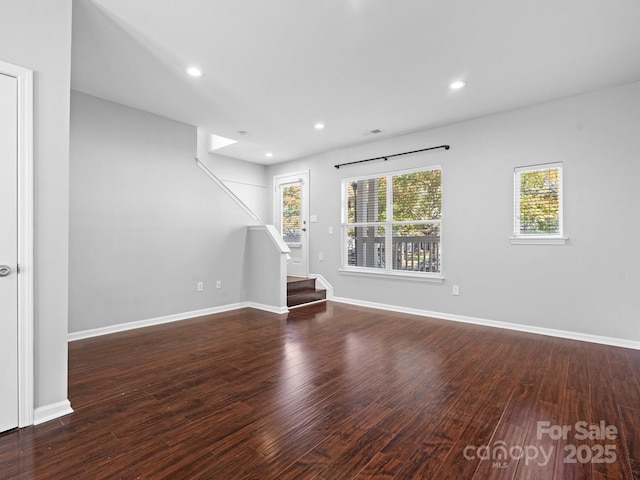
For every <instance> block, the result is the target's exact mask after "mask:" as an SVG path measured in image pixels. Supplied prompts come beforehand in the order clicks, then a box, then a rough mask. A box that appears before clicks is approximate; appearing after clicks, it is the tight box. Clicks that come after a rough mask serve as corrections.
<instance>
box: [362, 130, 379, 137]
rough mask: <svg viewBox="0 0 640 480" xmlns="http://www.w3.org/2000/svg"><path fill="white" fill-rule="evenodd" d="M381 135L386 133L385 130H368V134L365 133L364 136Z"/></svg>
mask: <svg viewBox="0 0 640 480" xmlns="http://www.w3.org/2000/svg"><path fill="white" fill-rule="evenodd" d="M381 133H384V130H380V129H379V128H374V129H373V130H367V131H366V132H364V133H363V135H365V136H371V135H380V134H381Z"/></svg>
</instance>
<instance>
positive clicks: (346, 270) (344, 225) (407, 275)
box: [338, 165, 444, 283]
mask: <svg viewBox="0 0 640 480" xmlns="http://www.w3.org/2000/svg"><path fill="white" fill-rule="evenodd" d="M432 170H440V174H441V175H442V165H429V166H426V167H416V168H411V169H405V170H390V171H386V172H380V173H377V174H370V175H363V176H358V177H349V178H344V179H342V182H341V201H340V210H341V232H340V238H341V246H340V251H341V262H340V264H341V267H340V268H339V269H338V272H339V273H341V274H345V275H359V276H365V277H372V278H383V277H387V278H396V279H404V280H420V281H424V282H428V283H442V282H444V276H443V274H442V264H443V250H444V249H443V247H442V218H440V219H439V220H416V221H412V220H407V221H398V222H393V221H388V219H387V221H385V222H358V223H349V222H348V221H347V220H348V219H347V218H346V209H345V208H344V206H345V203H346V201H347V199H346V197H345V192H346V188H345V186H346V185H347V184H348V183H351V182H353V181H359V180H370V179H372V178H380V177H393V176H394V175H404V174H408V173H415V172H424V171H432ZM441 178H442V177H441ZM387 189H388V190H387V213H388V212H393V195H392V194H391V189H392V182H389V183H388V184H387ZM440 208H441V212H442V210H443V207H442V205H441V206H440ZM442 215H443V216H444V214H443V213H442ZM403 224H404V225H416V224H424V225H428V224H437V225H440V265H441V267H440V272H411V271H407V270H394V269H391V268H390V269H380V268H370V267H355V266H351V265H348V259H347V255H346V248H345V245H346V240H347V230H348V228H349V227H354V226H358V227H362V226H380V225H382V226H384V227H385V236H386V239H385V244H386V243H389V244H391V243H392V240H391V239H392V236H393V226H394V225H403ZM391 257H392V249H391V248H385V263H386V265H391V264H392V263H393V259H392V258H391Z"/></svg>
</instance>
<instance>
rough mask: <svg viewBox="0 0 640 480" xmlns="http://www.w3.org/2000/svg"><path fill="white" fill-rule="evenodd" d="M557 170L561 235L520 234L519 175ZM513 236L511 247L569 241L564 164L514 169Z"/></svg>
mask: <svg viewBox="0 0 640 480" xmlns="http://www.w3.org/2000/svg"><path fill="white" fill-rule="evenodd" d="M550 168H557V169H558V173H559V183H560V198H559V199H558V200H559V201H558V211H559V215H558V221H559V225H560V233H556V234H553V235H540V234H536V235H523V234H520V233H518V231H519V225H518V219H519V216H520V215H519V213H520V195H519V191H520V185H519V182H518V178H519V175H518V174H519V173H520V172H523V171H534V170H547V169H550ZM513 219H514V223H513V236H511V237H510V238H509V241H510V243H511V245H565V244H566V243H567V241H568V240H569V238H568V237H566V236H564V168H563V164H562V162H554V163H542V164H539V165H526V166H522V167H516V168H514V169H513Z"/></svg>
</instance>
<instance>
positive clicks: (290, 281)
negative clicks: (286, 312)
mask: <svg viewBox="0 0 640 480" xmlns="http://www.w3.org/2000/svg"><path fill="white" fill-rule="evenodd" d="M326 298H327V291H326V290H323V289H321V288H316V279H315V278H305V277H290V276H287V307H298V306H301V305H305V304H307V303H313V302H318V301H322V300H326Z"/></svg>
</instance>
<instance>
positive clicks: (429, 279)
mask: <svg viewBox="0 0 640 480" xmlns="http://www.w3.org/2000/svg"><path fill="white" fill-rule="evenodd" d="M338 272H339V273H340V274H341V275H354V276H359V277H371V278H390V279H396V280H411V281H419V282H426V283H443V282H444V277H443V276H442V275H441V274H439V273H414V272H407V271H398V270H394V271H389V270H378V269H373V268H340V269H338Z"/></svg>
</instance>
